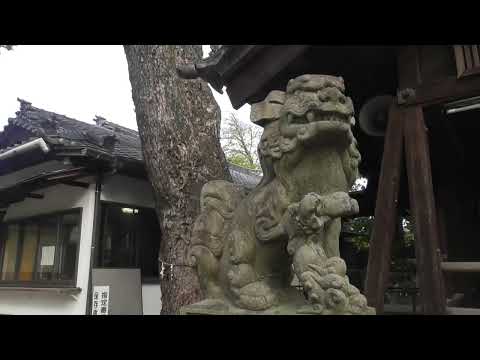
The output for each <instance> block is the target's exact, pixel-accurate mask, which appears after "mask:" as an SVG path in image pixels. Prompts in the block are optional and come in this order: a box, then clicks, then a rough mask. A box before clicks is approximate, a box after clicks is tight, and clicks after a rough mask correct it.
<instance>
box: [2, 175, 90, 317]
mask: <svg viewBox="0 0 480 360" xmlns="http://www.w3.org/2000/svg"><path fill="white" fill-rule="evenodd" d="M82 181H85V180H82ZM36 193H39V194H43V195H44V198H43V199H26V200H24V201H22V202H19V203H15V204H12V205H10V206H9V208H8V210H7V213H6V215H5V218H4V221H9V220H14V219H19V218H25V217H31V216H35V215H42V214H48V213H52V212H57V211H62V210H67V209H73V208H81V209H82V225H81V235H80V246H79V255H78V267H77V284H76V286H77V287H79V288H81V292H80V293H79V294H76V295H75V296H71V295H67V294H58V293H51V292H45V291H21V290H5V289H3V290H1V291H0V314H19V315H22V314H24V315H30V314H32V315H82V314H85V310H86V303H87V292H88V279H89V275H90V271H89V269H90V251H91V244H92V233H93V214H94V204H95V184H93V183H92V184H90V187H89V188H88V189H84V188H79V187H72V186H66V185H56V186H53V187H50V188H47V189H44V190H40V191H36Z"/></svg>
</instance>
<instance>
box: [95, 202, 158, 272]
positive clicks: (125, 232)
mask: <svg viewBox="0 0 480 360" xmlns="http://www.w3.org/2000/svg"><path fill="white" fill-rule="evenodd" d="M159 246H160V226H159V224H158V220H157V215H156V213H155V210H152V209H142V208H132V207H125V206H122V205H116V204H103V205H102V237H101V239H100V257H99V266H100V267H107V268H140V269H141V272H142V278H143V280H156V279H158V251H159Z"/></svg>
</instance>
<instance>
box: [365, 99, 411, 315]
mask: <svg viewBox="0 0 480 360" xmlns="http://www.w3.org/2000/svg"><path fill="white" fill-rule="evenodd" d="M388 118H389V120H388V125H387V131H386V134H385V144H384V150H383V159H382V167H381V172H380V180H379V184H378V191H377V201H376V206H375V221H374V226H373V231H372V235H371V239H370V250H369V257H368V267H367V279H366V291H365V294H366V297H367V301H368V304H369V305H370V306H373V307H375V309H376V311H377V314H381V313H383V310H384V303H383V302H384V294H385V288H386V286H387V281H388V274H389V269H390V258H391V248H392V242H393V239H394V238H395V232H396V226H397V205H398V192H399V185H400V175H401V164H402V153H403V151H402V149H403V110H402V109H400V108H399V107H398V105H396V104H393V105H392V106H391V108H390V111H389V116H388Z"/></svg>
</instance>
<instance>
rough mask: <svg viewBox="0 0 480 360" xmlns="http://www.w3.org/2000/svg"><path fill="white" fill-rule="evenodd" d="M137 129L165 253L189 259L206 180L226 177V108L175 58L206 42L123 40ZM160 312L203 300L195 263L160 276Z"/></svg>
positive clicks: (187, 58) (170, 259) (198, 53)
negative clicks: (179, 68)
mask: <svg viewBox="0 0 480 360" xmlns="http://www.w3.org/2000/svg"><path fill="white" fill-rule="evenodd" d="M124 49H125V54H126V57H127V62H128V71H129V75H130V82H131V85H132V97H133V102H134V104H135V111H136V116H137V123H138V130H139V133H140V138H141V141H142V145H143V154H144V158H145V163H146V167H147V171H148V176H149V179H150V181H151V183H152V186H153V189H154V192H155V202H156V207H157V214H158V217H159V222H160V228H161V232H162V236H161V242H160V259H162V260H163V261H165V262H167V263H173V264H179V265H181V264H185V259H186V253H187V250H188V246H189V241H190V232H191V225H192V224H193V222H194V220H195V218H196V216H197V215H198V213H199V195H200V190H201V187H202V186H203V184H205V183H206V182H207V181H209V180H212V179H228V180H230V173H229V171H228V167H227V163H226V160H225V155H224V153H223V151H222V149H221V147H220V121H221V117H220V109H219V107H218V105H217V103H216V102H215V99H214V97H213V95H212V93H211V90H210V88H209V87H208V85H207V84H206V83H204V82H201V81H198V80H193V81H192V80H182V79H180V78H179V77H178V76H177V74H176V70H175V69H176V64H177V63H185V62H192V61H195V60H198V59H200V58H201V57H202V49H201V46H200V45H171V46H167V45H128V46H127V45H126V46H124ZM161 288H162V314H175V313H177V312H178V310H179V309H180V307H181V306H183V305H186V304H191V303H193V302H195V301H198V300H200V288H199V284H198V280H197V277H196V274H195V273H194V271H193V269H191V268H189V267H184V266H177V267H175V268H174V275H173V280H171V281H170V280H162V281H161Z"/></svg>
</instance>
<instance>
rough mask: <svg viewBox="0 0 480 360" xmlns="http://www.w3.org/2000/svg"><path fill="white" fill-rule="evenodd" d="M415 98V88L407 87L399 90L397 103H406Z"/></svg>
mask: <svg viewBox="0 0 480 360" xmlns="http://www.w3.org/2000/svg"><path fill="white" fill-rule="evenodd" d="M413 99H415V89H412V88H405V89H401V90H398V91H397V103H398V105H404V104H406V103H407V102H408V101H412V100H413Z"/></svg>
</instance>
